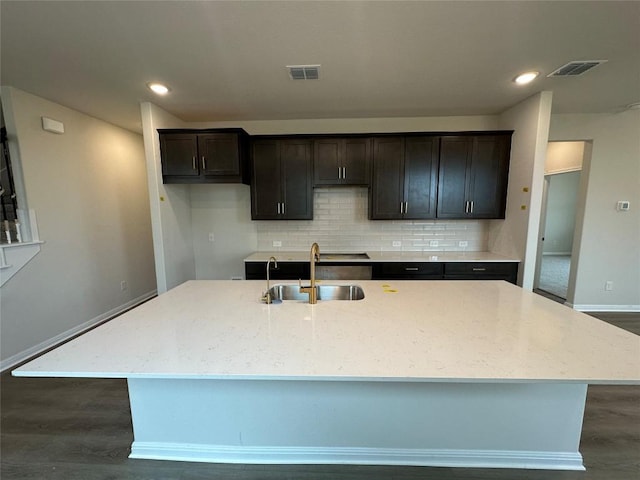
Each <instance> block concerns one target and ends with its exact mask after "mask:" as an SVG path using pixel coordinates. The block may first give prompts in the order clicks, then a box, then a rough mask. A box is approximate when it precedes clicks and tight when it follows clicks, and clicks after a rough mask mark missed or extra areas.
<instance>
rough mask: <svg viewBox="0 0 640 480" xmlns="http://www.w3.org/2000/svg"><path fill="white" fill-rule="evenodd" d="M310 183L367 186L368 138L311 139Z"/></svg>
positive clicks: (368, 164)
mask: <svg viewBox="0 0 640 480" xmlns="http://www.w3.org/2000/svg"><path fill="white" fill-rule="evenodd" d="M313 153H314V158H313V163H314V166H313V184H314V186H324V185H369V182H370V172H371V167H370V165H371V139H370V138H348V137H347V138H319V139H315V140H314V141H313Z"/></svg>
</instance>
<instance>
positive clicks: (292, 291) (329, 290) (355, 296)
mask: <svg viewBox="0 0 640 480" xmlns="http://www.w3.org/2000/svg"><path fill="white" fill-rule="evenodd" d="M316 290H317V291H318V300H362V299H363V298H364V290H362V287H361V286H359V285H316ZM269 293H270V294H271V298H272V299H278V300H300V301H303V302H306V301H308V300H309V294H308V293H300V287H299V286H298V285H274V286H273V287H271V288H270V289H269Z"/></svg>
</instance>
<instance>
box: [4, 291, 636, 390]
mask: <svg viewBox="0 0 640 480" xmlns="http://www.w3.org/2000/svg"><path fill="white" fill-rule="evenodd" d="M276 283H292V282H276ZM323 283H349V282H333V281H331V282H328V281H327V282H323ZM357 283H358V284H359V285H361V286H362V287H363V289H364V291H365V295H366V297H365V298H364V299H363V300H359V301H320V302H318V304H316V305H309V304H308V303H303V302H296V301H285V302H282V303H281V304H273V305H266V304H263V303H260V301H259V297H260V296H261V293H262V292H263V290H264V288H265V282H264V281H257V280H256V281H230V280H229V281H222V280H210V281H209V280H207V281H189V282H186V283H184V284H182V285H180V286H178V287H176V288H174V289H172V290H170V291H169V292H167V293H165V294H162V295H160V296H158V297H157V298H155V299H153V300H151V301H149V302H147V303H145V304H143V305H141V306H139V307H137V308H135V309H133V310H131V311H129V312H127V313H125V314H123V315H121V316H119V317H117V318H115V319H113V320H111V321H109V322H107V323H105V324H104V325H102V326H100V327H98V328H96V329H94V330H91V331H89V332H87V333H85V334H84V335H82V336H80V337H78V338H76V339H74V340H72V341H70V342H68V343H66V344H64V345H62V346H61V347H59V348H57V349H55V350H52V351H51V352H49V353H46V354H44V355H42V356H41V357H39V358H37V359H35V360H33V361H31V362H29V363H27V364H25V365H23V366H22V367H20V368H18V369H17V370H14V375H17V376H57V377H98V378H106V377H124V378H209V379H219V378H224V379H230V378H238V379H291V380H365V381H441V382H453V381H455V382H466V381H470V382H532V381H533V382H565V383H566V382H580V383H605V384H616V383H621V384H640V336H637V335H634V334H632V333H629V332H626V331H624V330H622V329H619V328H616V327H613V326H611V325H609V324H607V323H604V322H602V321H600V320H597V319H595V318H593V317H590V316H588V315H585V314H582V313H580V312H576V311H574V310H571V309H569V308H568V307H565V306H563V305H560V304H558V303H554V302H552V301H550V300H548V299H546V298H543V297H541V296H539V295H536V294H533V293H531V292H527V291H524V290H522V289H521V288H519V287H517V286H515V285H511V284H509V283H507V282H503V281H446V280H441V281H437V282H433V281H432V282H430V281H393V282H388V281H387V282H382V281H360V282H357Z"/></svg>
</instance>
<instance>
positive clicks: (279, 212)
mask: <svg viewBox="0 0 640 480" xmlns="http://www.w3.org/2000/svg"><path fill="white" fill-rule="evenodd" d="M278 215H280V202H278Z"/></svg>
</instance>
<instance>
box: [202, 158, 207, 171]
mask: <svg viewBox="0 0 640 480" xmlns="http://www.w3.org/2000/svg"><path fill="white" fill-rule="evenodd" d="M206 169H207V160H206V158H205V157H204V155H203V156H202V170H206Z"/></svg>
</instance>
